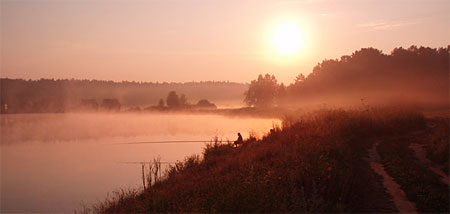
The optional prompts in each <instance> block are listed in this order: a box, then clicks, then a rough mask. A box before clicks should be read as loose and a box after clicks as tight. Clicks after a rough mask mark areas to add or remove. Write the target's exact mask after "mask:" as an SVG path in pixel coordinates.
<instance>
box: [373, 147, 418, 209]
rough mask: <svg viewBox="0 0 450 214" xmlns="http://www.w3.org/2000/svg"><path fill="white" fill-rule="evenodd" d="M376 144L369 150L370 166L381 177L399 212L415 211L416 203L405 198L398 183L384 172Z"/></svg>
mask: <svg viewBox="0 0 450 214" xmlns="http://www.w3.org/2000/svg"><path fill="white" fill-rule="evenodd" d="M377 146H378V142H376V143H374V144H373V146H372V148H371V149H370V150H369V163H370V167H371V168H372V169H373V170H374V171H375V172H376V173H377V174H379V175H380V176H382V177H383V185H384V187H385V188H386V190H387V191H388V193H389V194H391V195H392V198H393V199H394V204H395V206H396V207H397V209H398V211H399V212H400V213H417V209H416V204H414V203H413V202H411V201H409V200H408V199H407V198H406V194H405V192H404V191H403V190H402V189H401V188H400V185H399V184H398V183H397V182H395V181H394V179H393V178H392V177H391V176H389V175H388V174H387V173H386V170H385V169H384V166H383V164H382V163H381V160H380V156H379V155H378V152H377Z"/></svg>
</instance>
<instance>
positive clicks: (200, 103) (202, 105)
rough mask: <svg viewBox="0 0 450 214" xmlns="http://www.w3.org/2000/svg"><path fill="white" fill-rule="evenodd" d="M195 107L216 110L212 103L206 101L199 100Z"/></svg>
mask: <svg viewBox="0 0 450 214" xmlns="http://www.w3.org/2000/svg"><path fill="white" fill-rule="evenodd" d="M196 107H197V108H217V106H216V105H215V104H214V103H211V102H209V101H208V100H206V99H202V100H199V101H198V103H197V105H196Z"/></svg>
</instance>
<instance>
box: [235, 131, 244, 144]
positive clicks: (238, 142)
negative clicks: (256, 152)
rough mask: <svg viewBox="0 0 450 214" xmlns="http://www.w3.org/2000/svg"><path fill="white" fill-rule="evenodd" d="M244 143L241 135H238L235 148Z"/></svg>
mask: <svg viewBox="0 0 450 214" xmlns="http://www.w3.org/2000/svg"><path fill="white" fill-rule="evenodd" d="M242 143H244V141H243V140H242V135H241V133H238V139H237V140H236V141H234V146H235V147H237V145H238V144H242Z"/></svg>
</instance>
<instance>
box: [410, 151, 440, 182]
mask: <svg viewBox="0 0 450 214" xmlns="http://www.w3.org/2000/svg"><path fill="white" fill-rule="evenodd" d="M409 148H410V149H412V150H413V151H414V153H415V155H416V157H417V159H419V161H420V162H421V163H422V164H423V165H425V166H426V167H428V168H429V169H430V170H431V171H433V172H434V173H436V174H438V175H439V176H440V177H441V181H442V183H444V184H447V185H449V177H448V175H447V174H445V173H444V171H442V169H440V168H439V167H438V166H436V165H434V164H433V162H431V161H430V160H429V159H428V158H427V154H426V152H425V149H424V148H423V145H421V144H418V143H411V144H410V145H409Z"/></svg>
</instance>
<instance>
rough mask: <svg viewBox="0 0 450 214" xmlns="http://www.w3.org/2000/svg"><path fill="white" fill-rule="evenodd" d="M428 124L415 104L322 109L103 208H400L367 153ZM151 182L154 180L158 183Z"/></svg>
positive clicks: (194, 161) (219, 148)
mask: <svg viewBox="0 0 450 214" xmlns="http://www.w3.org/2000/svg"><path fill="white" fill-rule="evenodd" d="M424 126H425V119H424V117H423V115H422V114H421V113H419V112H417V111H415V110H413V109H407V108H393V107H392V108H369V107H366V108H364V109H356V110H342V109H322V110H319V111H316V112H313V113H310V114H306V115H303V116H301V117H298V118H295V119H293V118H287V119H286V120H285V121H284V123H283V127H282V128H280V127H274V128H273V129H272V130H271V131H270V132H269V133H267V134H266V135H264V136H263V137H262V138H260V139H256V138H251V139H247V140H245V142H244V144H243V145H242V146H241V147H238V148H233V145H232V144H231V143H230V142H226V143H222V142H220V141H215V142H212V143H211V144H209V145H207V146H206V148H205V149H204V151H203V156H202V157H200V156H191V157H188V158H186V159H185V161H183V162H178V163H176V164H175V165H173V166H171V167H170V168H169V169H168V170H167V172H166V176H165V179H164V180H161V182H159V183H157V184H154V185H153V186H152V187H151V188H147V190H146V191H144V192H142V193H140V194H135V193H130V194H129V195H126V197H124V198H122V197H119V198H118V199H117V198H116V200H115V201H111V200H109V201H108V202H105V203H103V204H102V205H101V206H97V207H96V209H95V211H96V212H102V213H103V212H109V213H111V212H113V213H123V212H393V211H395V209H394V208H393V206H392V203H391V202H390V201H389V196H387V195H386V193H385V192H384V191H383V190H382V186H381V183H380V179H379V178H378V177H377V176H376V175H375V174H374V173H373V172H372V171H371V169H370V167H369V165H368V163H367V161H365V160H364V158H365V157H366V151H367V149H368V148H369V147H370V144H371V142H372V141H373V139H374V138H377V137H382V136H389V135H395V134H399V133H406V132H409V131H412V130H416V129H420V128H423V127H424ZM150 183H151V182H150Z"/></svg>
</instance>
